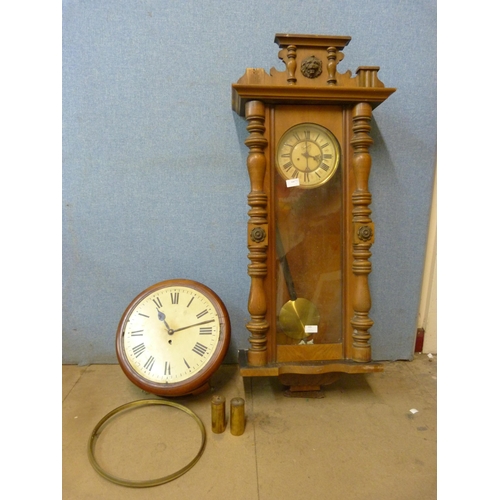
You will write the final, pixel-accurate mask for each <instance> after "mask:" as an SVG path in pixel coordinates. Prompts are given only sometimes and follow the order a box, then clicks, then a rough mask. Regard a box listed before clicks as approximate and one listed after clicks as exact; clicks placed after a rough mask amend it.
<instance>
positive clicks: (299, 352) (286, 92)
mask: <svg viewBox="0 0 500 500" xmlns="http://www.w3.org/2000/svg"><path fill="white" fill-rule="evenodd" d="M350 40H351V38H350V37H348V36H322V35H294V34H277V35H276V38H275V42H276V43H277V44H278V45H279V47H280V49H281V50H280V51H279V54H278V56H279V58H280V59H281V60H282V61H283V62H284V64H285V70H284V71H278V70H276V69H275V68H272V69H271V71H270V73H269V74H268V73H266V72H265V71H264V69H262V68H248V69H247V70H246V72H245V74H244V75H243V76H242V77H241V78H240V79H239V80H238V82H237V83H235V84H233V85H232V109H233V110H234V111H235V112H236V113H238V114H239V115H240V116H244V117H245V118H246V120H247V122H248V126H247V130H248V132H249V136H248V137H247V139H246V140H245V144H246V145H247V146H248V148H249V152H248V157H247V168H248V174H249V179H250V193H249V194H248V205H249V207H250V210H249V212H248V214H249V220H248V238H247V244H248V249H249V260H250V264H249V266H248V275H249V276H250V280H251V281H250V292H249V299H248V312H249V314H250V321H249V322H248V323H247V325H246V326H247V329H248V331H249V332H250V337H249V347H248V349H243V350H240V351H239V365H240V374H241V375H242V376H244V377H254V376H277V377H279V379H280V381H281V382H282V383H283V384H284V385H286V386H289V391H288V394H289V395H305V394H308V395H310V394H311V393H318V394H319V393H320V389H321V386H322V385H326V384H329V383H332V382H334V381H335V380H336V379H337V378H338V376H339V375H340V374H341V373H367V372H377V371H382V370H383V367H382V365H381V364H380V363H375V362H373V361H372V355H371V343H370V339H371V334H370V328H371V327H372V325H373V321H372V319H371V318H370V317H369V312H370V308H371V297H370V288H369V282H368V275H369V274H370V272H371V262H370V260H369V259H370V257H371V252H370V248H371V245H372V244H373V243H374V224H373V222H372V220H371V217H370V215H371V209H370V208H369V206H370V204H371V201H372V195H371V193H370V191H369V187H368V181H369V175H370V170H371V155H370V152H369V148H370V146H371V145H372V143H373V139H372V138H371V137H370V135H369V133H370V129H371V125H370V123H371V115H372V110H373V109H374V108H376V107H377V106H378V105H379V104H381V103H382V102H384V101H385V100H386V99H387V98H388V97H389V96H390V95H391V94H392V93H393V92H395V90H396V89H395V88H386V87H385V86H384V84H383V83H382V82H381V81H380V80H379V79H378V75H377V74H378V71H379V67H377V66H362V67H359V68H358V69H357V71H356V74H355V76H352V73H351V71H346V72H345V73H339V72H338V71H337V65H338V63H339V62H340V61H341V60H342V59H343V57H344V54H343V53H342V50H343V49H344V47H346V46H347V45H348V43H349V42H350ZM291 285H292V286H291ZM299 297H300V298H299ZM301 300H303V301H305V302H302V303H300V302H299V301H301ZM286 304H288V314H289V316H288V317H287V319H286V320H284V319H282V316H281V315H280V312H281V310H282V309H283V308H284V306H285V305H286ZM303 306H304V307H305V310H304V307H303ZM290 325H292V326H290Z"/></svg>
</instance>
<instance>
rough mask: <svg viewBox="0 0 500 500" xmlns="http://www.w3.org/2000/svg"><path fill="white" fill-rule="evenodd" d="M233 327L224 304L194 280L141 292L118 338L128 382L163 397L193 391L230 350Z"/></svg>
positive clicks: (133, 303)
mask: <svg viewBox="0 0 500 500" xmlns="http://www.w3.org/2000/svg"><path fill="white" fill-rule="evenodd" d="M230 331H231V327H230V322H229V316H228V314H227V311H226V308H225V306H224V304H223V303H222V301H221V299H220V298H219V297H218V296H217V295H216V294H215V293H214V292H213V291H212V290H210V289H209V288H208V287H206V286H205V285H202V284H201V283H197V282H195V281H191V280H168V281H163V282H161V283H157V284H156V285H153V286H151V287H149V288H148V289H147V290H144V291H143V292H142V293H140V294H139V295H138V296H137V297H136V298H135V299H134V300H133V301H132V303H131V304H130V305H129V306H128V307H127V309H126V310H125V312H124V314H123V316H122V319H121V321H120V324H119V326H118V330H117V334H116V352H117V356H118V361H119V363H120V365H121V367H122V369H123V371H124V372H125V374H126V375H127V377H128V378H129V379H130V380H131V381H132V382H134V383H135V384H136V385H138V386H139V387H141V388H142V389H144V390H146V391H148V392H151V393H153V394H157V395H160V396H179V395H184V394H189V393H192V392H195V391H196V390H197V389H199V388H201V387H202V386H203V385H204V384H206V383H207V381H208V379H209V378H210V376H211V375H212V374H213V373H214V372H215V370H216V369H217V368H218V367H219V365H220V364H221V363H222V360H223V359H224V356H225V354H226V352H227V349H228V347H229V340H230Z"/></svg>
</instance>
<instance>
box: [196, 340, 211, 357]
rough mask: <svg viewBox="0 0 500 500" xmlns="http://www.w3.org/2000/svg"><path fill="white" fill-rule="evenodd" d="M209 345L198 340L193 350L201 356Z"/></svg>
mask: <svg viewBox="0 0 500 500" xmlns="http://www.w3.org/2000/svg"><path fill="white" fill-rule="evenodd" d="M207 349H208V347H206V346H204V345H203V344H200V343H199V342H196V345H195V346H194V347H193V352H195V353H196V354H198V355H199V356H203V355H204V354H205V353H206V352H207Z"/></svg>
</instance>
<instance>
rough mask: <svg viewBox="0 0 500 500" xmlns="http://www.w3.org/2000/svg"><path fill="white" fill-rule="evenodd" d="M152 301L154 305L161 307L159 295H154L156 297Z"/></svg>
mask: <svg viewBox="0 0 500 500" xmlns="http://www.w3.org/2000/svg"><path fill="white" fill-rule="evenodd" d="M153 302H154V303H155V306H156V307H157V308H158V309H160V307H162V305H161V300H160V298H159V297H156V299H153Z"/></svg>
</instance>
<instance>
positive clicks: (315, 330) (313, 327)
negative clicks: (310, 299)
mask: <svg viewBox="0 0 500 500" xmlns="http://www.w3.org/2000/svg"><path fill="white" fill-rule="evenodd" d="M304 331H305V332H306V333H318V325H305V326H304Z"/></svg>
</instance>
